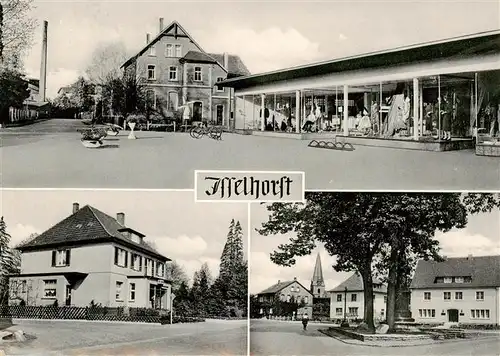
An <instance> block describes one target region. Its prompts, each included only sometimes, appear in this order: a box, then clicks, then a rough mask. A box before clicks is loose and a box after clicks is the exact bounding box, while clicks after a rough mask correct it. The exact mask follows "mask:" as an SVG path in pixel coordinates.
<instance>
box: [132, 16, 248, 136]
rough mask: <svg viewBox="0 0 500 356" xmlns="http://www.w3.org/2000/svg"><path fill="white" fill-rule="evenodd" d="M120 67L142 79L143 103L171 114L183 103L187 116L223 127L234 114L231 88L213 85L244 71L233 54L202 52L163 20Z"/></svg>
mask: <svg viewBox="0 0 500 356" xmlns="http://www.w3.org/2000/svg"><path fill="white" fill-rule="evenodd" d="M122 68H123V69H124V72H125V73H126V74H127V73H128V74H132V75H136V76H139V77H141V78H143V79H144V81H145V85H146V88H147V89H146V96H147V100H148V102H149V105H150V106H151V107H152V109H153V110H154V111H156V112H158V113H160V114H161V115H163V116H165V117H172V116H173V112H175V111H177V110H179V107H180V106H183V108H182V111H183V113H184V112H186V113H187V115H188V116H189V118H190V120H193V121H206V122H210V123H213V124H217V125H225V126H228V125H229V124H230V118H231V115H232V113H234V101H233V95H232V90H231V89H230V88H223V87H217V86H216V85H215V84H216V83H218V82H222V81H224V80H226V79H228V78H234V77H237V76H242V75H249V74H250V72H249V71H248V69H247V68H246V66H245V65H244V64H243V62H242V60H241V59H240V58H239V57H238V56H236V55H231V54H228V53H223V54H213V53H207V52H205V51H204V50H203V49H202V47H201V46H200V45H199V44H198V43H197V42H196V41H195V40H194V39H193V38H192V37H191V36H190V35H189V34H188V32H187V31H186V30H185V29H184V28H183V27H182V26H181V25H180V24H179V23H178V22H176V21H173V22H172V23H171V24H169V25H168V26H166V27H164V26H163V18H160V20H159V33H158V35H157V36H156V37H155V38H151V36H150V34H147V35H146V44H145V46H144V47H143V48H142V49H141V50H140V51H139V52H138V53H137V54H136V55H134V56H133V57H131V58H130V59H128V60H127V61H126V62H125V63H124V64H123V66H122ZM186 107H187V109H186Z"/></svg>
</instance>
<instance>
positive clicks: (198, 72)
mask: <svg viewBox="0 0 500 356" xmlns="http://www.w3.org/2000/svg"><path fill="white" fill-rule="evenodd" d="M197 68H199V69H200V70H199V71H198V70H197ZM197 74H199V75H200V79H196V75H197ZM193 81H194V82H203V67H200V66H195V67H194V75H193Z"/></svg>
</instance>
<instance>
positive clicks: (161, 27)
mask: <svg viewBox="0 0 500 356" xmlns="http://www.w3.org/2000/svg"><path fill="white" fill-rule="evenodd" d="M161 31H163V17H160V32H161Z"/></svg>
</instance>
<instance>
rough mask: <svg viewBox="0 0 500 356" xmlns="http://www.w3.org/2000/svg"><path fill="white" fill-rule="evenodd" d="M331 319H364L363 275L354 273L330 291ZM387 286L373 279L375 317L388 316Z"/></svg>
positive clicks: (382, 317) (382, 318)
mask: <svg viewBox="0 0 500 356" xmlns="http://www.w3.org/2000/svg"><path fill="white" fill-rule="evenodd" d="M329 293H330V319H332V320H334V319H344V318H345V319H347V320H353V319H364V313H365V295H364V284H363V279H362V278H361V275H359V274H358V273H354V274H353V275H352V276H350V277H349V278H347V279H346V280H345V281H344V282H342V283H340V284H339V285H338V286H337V287H335V288H333V289H332V290H330V291H329ZM386 304H387V287H386V286H385V285H384V284H383V283H382V282H380V281H379V280H377V279H376V278H374V279H373V315H374V318H375V319H378V320H384V319H385V317H386Z"/></svg>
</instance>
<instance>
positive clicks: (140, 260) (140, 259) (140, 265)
mask: <svg viewBox="0 0 500 356" xmlns="http://www.w3.org/2000/svg"><path fill="white" fill-rule="evenodd" d="M140 271H142V256H139V272H140Z"/></svg>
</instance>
